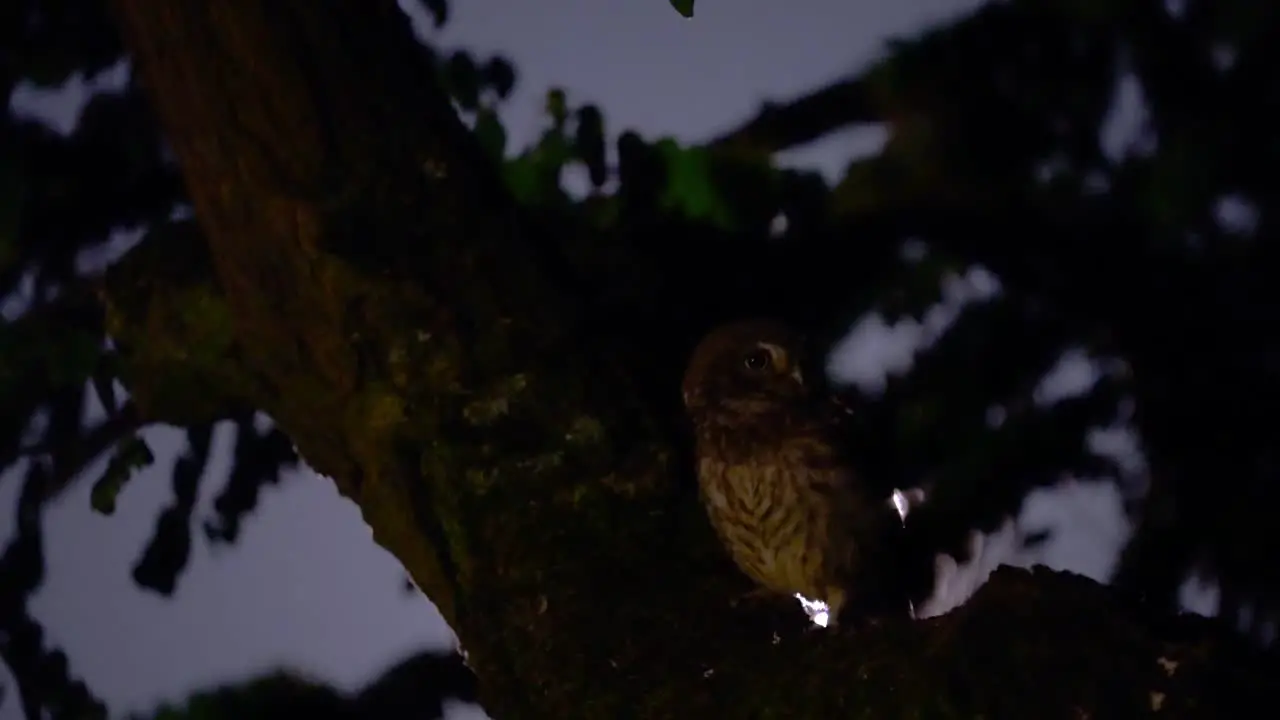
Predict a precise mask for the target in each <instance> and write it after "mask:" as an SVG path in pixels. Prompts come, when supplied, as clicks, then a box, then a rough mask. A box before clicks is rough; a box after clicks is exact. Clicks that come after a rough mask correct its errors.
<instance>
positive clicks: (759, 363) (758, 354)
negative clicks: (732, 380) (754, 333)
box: [742, 348, 773, 372]
mask: <svg viewBox="0 0 1280 720" xmlns="http://www.w3.org/2000/svg"><path fill="white" fill-rule="evenodd" d="M772 362H773V356H772V355H770V354H769V351H768V350H765V349H764V348H756V349H755V350H752V351H751V352H749V353H747V356H746V357H745V358H743V359H742V364H743V365H745V366H746V368H747V369H748V370H753V371H756V372H759V371H761V370H764V369H765V368H767V367H769V365H770V364H771V363H772Z"/></svg>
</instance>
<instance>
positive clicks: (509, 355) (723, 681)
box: [106, 0, 1266, 718]
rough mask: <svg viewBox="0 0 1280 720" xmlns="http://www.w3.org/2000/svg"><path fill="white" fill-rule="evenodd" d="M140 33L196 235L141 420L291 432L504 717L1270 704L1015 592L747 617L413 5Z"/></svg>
mask: <svg viewBox="0 0 1280 720" xmlns="http://www.w3.org/2000/svg"><path fill="white" fill-rule="evenodd" d="M114 7H115V11H116V16H117V19H118V21H119V24H120V26H121V29H122V31H123V33H124V36H125V39H126V42H127V44H128V47H129V49H130V51H131V53H132V57H133V62H134V68H135V70H136V72H138V73H139V76H140V79H141V80H142V82H144V83H145V85H146V86H147V88H148V90H149V92H150V95H151V98H152V100H153V103H154V105H155V108H156V110H157V112H158V114H159V117H160V119H161V121H162V124H163V127H164V128H165V130H166V134H167V139H168V141H169V143H170V144H171V145H172V147H173V149H174V151H175V152H176V154H177V157H178V158H179V160H180V162H181V164H182V167H183V170H184V174H185V178H186V182H187V187H188V191H189V194H190V197H191V199H192V201H193V203H194V206H195V211H196V217H197V219H198V224H199V227H198V228H196V227H191V228H189V229H188V231H189V234H184V235H183V236H182V237H183V238H185V240H186V241H187V244H184V242H182V241H181V240H182V238H177V239H175V237H173V236H165V237H152V238H148V240H147V241H146V242H144V243H143V246H142V247H141V248H139V251H137V252H135V253H133V254H132V255H131V257H128V258H126V259H125V261H124V262H123V263H122V264H121V265H120V266H118V267H117V268H116V269H114V270H113V271H112V273H111V276H110V278H109V282H108V290H107V292H106V302H107V304H108V306H109V310H110V317H111V323H112V332H113V334H114V335H115V336H116V337H117V338H119V339H121V341H122V346H123V347H124V348H125V350H126V355H127V357H128V358H129V361H130V363H131V367H132V372H130V373H128V374H127V377H128V378H129V381H130V383H131V388H130V389H131V391H132V392H133V393H134V396H135V398H136V399H137V400H138V401H139V405H140V407H141V409H142V411H143V412H144V413H149V417H150V418H152V419H155V420H169V421H175V422H194V421H197V420H200V419H209V418H210V417H216V416H218V414H219V413H221V412H223V411H225V410H226V409H228V408H232V407H241V406H251V407H254V408H258V409H261V410H264V411H265V412H268V413H269V414H270V415H271V416H272V417H273V418H275V420H276V421H277V422H278V423H279V424H280V425H281V426H282V427H283V428H284V429H285V430H286V431H287V432H288V433H289V435H290V437H291V438H292V439H293V440H294V442H295V443H296V444H297V446H298V448H299V451H300V452H301V454H302V455H303V457H304V458H305V459H306V460H307V462H308V463H309V464H311V466H312V467H314V468H315V469H316V470H317V471H319V472H321V473H323V474H325V475H327V476H329V477H331V478H333V480H334V481H335V483H336V485H337V487H338V490H339V491H340V492H341V493H342V494H343V495H345V496H346V497H348V498H350V499H352V500H353V501H355V502H356V503H358V504H359V506H360V508H361V510H362V511H363V513H364V517H365V519H366V520H367V521H368V522H369V524H370V525H371V526H372V528H373V531H374V537H375V539H376V540H377V541H378V542H379V543H381V544H382V545H383V546H385V547H386V548H387V549H389V550H390V551H391V552H393V553H394V554H395V555H396V556H397V557H398V558H399V559H400V560H401V561H402V562H403V563H404V565H405V567H406V568H407V569H408V571H409V572H410V573H411V574H412V576H413V577H414V579H415V581H416V582H417V583H418V584H419V586H420V587H422V588H423V589H424V591H425V592H426V593H427V595H428V596H429V597H430V598H431V599H432V601H433V602H435V603H436V605H437V606H438V607H439V608H440V610H441V612H442V613H443V614H444V616H445V618H446V619H447V620H448V622H449V623H450V624H451V625H452V626H453V628H454V629H455V630H456V631H457V633H458V635H459V637H460V638H461V640H462V643H463V645H464V646H465V647H466V649H467V651H468V653H469V656H470V662H471V665H472V666H473V667H474V668H475V669H476V671H477V674H478V675H479V677H480V681H481V686H482V694H483V699H484V703H485V706H486V708H487V709H488V711H489V712H490V713H491V714H492V715H493V716H494V717H498V718H524V717H546V718H628V717H637V718H641V717H643V718H679V717H690V718H710V717H715V718H735V717H742V718H746V717H755V718H773V717H812V718H826V717H846V716H848V717H875V718H887V717H1018V718H1031V717H1037V718H1038V717H1045V718H1051V717H1073V718H1074V717H1134V716H1137V715H1141V714H1144V713H1149V712H1151V711H1152V708H1153V706H1154V705H1159V707H1160V714H1162V715H1164V716H1170V717H1191V716H1200V715H1201V714H1203V713H1205V712H1206V708H1208V709H1210V710H1213V711H1214V713H1219V712H1222V711H1223V710H1224V709H1225V705H1224V703H1228V702H1235V701H1241V702H1244V701H1249V700H1250V699H1254V700H1256V699H1258V698H1260V697H1262V695H1261V693H1262V692H1264V689H1265V683H1263V682H1262V680H1261V678H1263V677H1265V672H1266V669H1265V668H1264V667H1263V666H1262V663H1261V661H1260V660H1258V659H1257V658H1255V657H1253V656H1251V655H1250V654H1248V653H1247V652H1245V651H1243V650H1241V649H1240V647H1239V646H1238V645H1237V644H1235V643H1234V642H1233V641H1230V640H1227V639H1224V638H1222V637H1221V636H1219V635H1217V634H1214V633H1213V632H1212V631H1210V630H1208V629H1207V628H1206V627H1204V626H1202V625H1198V624H1195V623H1192V624H1191V625H1190V626H1188V627H1191V630H1188V631H1187V632H1185V633H1183V635H1181V636H1180V637H1179V638H1168V637H1162V635H1161V634H1160V633H1159V632H1157V631H1155V630H1152V629H1150V628H1146V627H1144V626H1142V625H1141V624H1139V623H1136V622H1134V621H1132V620H1130V619H1129V618H1128V617H1127V616H1126V615H1124V614H1123V613H1121V612H1120V611H1118V610H1116V609H1115V608H1114V607H1112V606H1111V605H1110V604H1109V601H1108V599H1107V595H1106V593H1105V591H1104V590H1102V589H1101V588H1098V587H1097V586H1095V585H1093V584H1092V583H1089V582H1088V581H1084V580H1081V579H1078V578H1072V577H1068V576H1059V575H1053V574H1049V573H1037V574H1034V575H1031V574H1026V573H1019V572H1005V573H1001V574H998V575H997V578H996V580H995V581H994V582H992V583H991V584H990V585H989V587H988V589H986V590H985V591H984V592H983V593H981V594H980V595H979V596H978V598H977V599H976V600H974V601H973V602H972V603H971V604H970V605H968V606H966V607H965V608H964V609H962V610H961V611H959V612H957V613H953V614H952V615H949V616H946V617H944V618H940V619H937V620H934V621H930V622H925V623H903V624H890V625H886V626H883V627H878V628H873V629H869V630H863V631H860V632H857V633H855V632H853V631H847V630H842V631H839V632H830V633H810V632H807V631H805V629H804V628H803V627H802V626H801V624H800V623H799V620H800V618H799V617H798V615H799V614H798V613H797V612H795V611H794V609H791V608H785V609H781V608H775V609H769V608H755V609H750V608H749V609H738V610H730V608H729V599H730V598H731V597H733V596H734V595H735V594H736V593H739V592H741V590H742V589H743V586H742V583H743V580H742V579H741V578H740V577H738V576H737V575H736V574H735V572H734V571H733V570H732V569H731V568H730V567H729V565H728V564H727V562H726V561H725V560H724V559H723V558H722V556H721V554H720V550H719V548H718V547H717V546H716V544H715V542H714V540H713V539H712V536H711V534H710V532H709V530H708V528H707V526H706V523H705V520H704V519H703V517H702V514H701V508H700V507H699V506H698V505H697V502H696V500H695V499H694V497H693V496H692V494H691V493H690V492H689V484H688V483H687V481H686V479H687V475H686V474H685V473H684V472H683V471H682V468H684V467H686V463H685V460H684V456H683V453H684V450H683V449H682V448H681V446H680V445H679V443H675V444H673V443H671V442H670V441H669V437H671V436H672V435H673V434H674V433H672V432H670V429H669V428H664V427H663V423H662V422H661V419H660V418H653V417H648V416H646V415H645V411H644V410H643V409H642V408H643V407H645V405H644V404H643V403H642V402H641V400H642V398H639V397H636V391H635V390H634V389H633V388H632V385H631V384H629V381H628V372H627V370H628V369H627V366H626V362H625V360H626V358H625V357H623V358H618V357H613V356H610V355H608V354H607V351H606V350H603V349H601V348H600V347H598V346H596V345H594V344H593V341H592V340H590V339H589V338H588V337H587V335H586V334H585V333H583V332H581V331H580V330H579V327H580V326H579V317H578V313H579V310H578V309H577V306H576V305H575V303H574V302H573V298H571V297H569V296H568V295H567V294H566V292H565V290H564V289H563V286H562V285H561V284H560V283H558V282H556V281H555V275H554V272H553V271H552V269H551V265H552V264H553V263H552V262H551V261H550V260H549V258H550V256H551V255H552V254H553V252H554V251H553V250H552V249H550V248H552V247H553V243H551V242H550V241H549V239H548V238H545V237H541V236H540V235H539V234H538V231H537V230H535V229H533V228H531V227H529V226H527V225H526V224H525V223H522V222H521V220H520V217H519V215H518V213H517V212H516V211H515V210H514V208H513V206H512V204H511V203H510V201H509V199H508V197H507V196H506V194H505V193H504V191H503V189H502V186H501V184H500V183H499V182H498V180H497V177H496V174H495V172H494V169H493V168H492V167H491V166H490V164H488V163H487V162H486V160H485V159H484V158H485V156H484V155H483V153H482V152H481V151H480V149H479V147H478V146H477V145H476V143H475V142H474V140H473V139H472V138H471V136H470V135H469V133H468V132H467V131H466V129H465V128H464V127H463V126H462V125H461V123H460V122H459V121H458V119H457V117H456V116H455V114H454V112H453V110H452V107H451V106H450V103H449V101H448V99H447V97H446V96H445V95H444V93H443V92H442V91H441V90H440V88H439V87H438V86H437V84H436V79H435V77H434V76H433V74H432V72H431V71H430V69H429V67H428V66H427V65H426V64H425V63H424V62H423V59H422V56H421V51H420V50H419V49H418V48H417V46H416V44H415V42H414V40H413V38H412V37H411V34H410V30H409V27H408V24H407V21H406V20H405V18H404V17H403V16H402V15H401V13H400V12H399V10H398V9H397V7H396V4H395V3H394V2H391V1H390V0H378V1H374V0H362V1H361V2H313V1H309V0H274V1H273V2H258V1H255V0H220V1H219V2H171V1H170V0H114ZM193 237H194V238H199V237H203V239H204V241H205V243H206V244H207V247H203V246H201V247H193V246H192V245H190V241H191V239H192V238H193ZM174 267H183V268H185V269H184V271H182V272H169V271H168V269H169V268H174ZM672 392H673V393H674V392H676V386H675V385H674V384H673V386H672ZM351 622H353V623H359V622H362V620H361V618H354V617H353V618H351ZM1215 663H1221V664H1215ZM1227 664H1230V665H1231V666H1232V667H1233V668H1234V669H1235V671H1236V672H1235V673H1233V677H1234V676H1236V675H1238V676H1239V677H1238V678H1236V679H1230V680H1228V679H1227V678H1228V676H1227V675H1226V674H1225V673H1224V672H1222V671H1220V670H1218V669H1217V668H1218V667H1221V666H1223V665H1227ZM1157 697H1158V698H1159V699H1158V700H1157V699H1156V698H1157Z"/></svg>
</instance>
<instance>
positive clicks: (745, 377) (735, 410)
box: [683, 319, 807, 417]
mask: <svg viewBox="0 0 1280 720" xmlns="http://www.w3.org/2000/svg"><path fill="white" fill-rule="evenodd" d="M803 359H804V358H803V341H802V339H801V337H800V336H799V335H798V334H797V333H795V332H793V331H792V330H791V329H790V328H788V327H787V326H786V325H784V324H782V323H780V322H778V321H775V320H764V319H759V320H742V321H738V322H734V323H730V324H728V325H722V326H720V327H718V328H716V329H715V330H713V331H712V332H711V333H709V334H708V335H707V336H706V337H705V338H703V339H702V342H700V343H698V346H697V348H695V349H694V351H693V356H692V358H690V360H689V365H688V368H687V369H686V370H685V374H684V385H683V391H684V405H685V408H686V409H687V410H688V411H689V413H690V414H691V415H693V416H695V417H697V416H700V415H703V414H705V413H716V412H724V413H729V414H733V415H738V416H744V415H745V416H750V415H758V414H764V413H768V412H771V411H774V410H776V409H778V408H784V407H787V406H788V405H790V404H791V403H794V402H797V401H800V400H802V399H803V398H804V397H805V396H806V394H807V390H806V388H805V377H804V373H803V372H802V370H801V366H802V363H803Z"/></svg>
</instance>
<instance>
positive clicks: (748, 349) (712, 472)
mask: <svg viewBox="0 0 1280 720" xmlns="http://www.w3.org/2000/svg"><path fill="white" fill-rule="evenodd" d="M802 345H803V343H802V341H801V338H800V337H799V336H798V335H797V334H796V333H794V332H792V331H791V330H790V329H789V328H788V327H787V326H786V325H784V324H782V323H780V322H777V321H772V320H747V321H740V322H735V323H732V324H728V325H725V326H722V327H719V328H717V329H715V330H714V331H712V332H711V333H710V334H709V335H707V336H706V337H705V338H704V339H703V340H702V341H701V342H700V343H699V344H698V346H697V347H696V349H695V350H694V352H693V355H692V357H691V359H690V361H689V364H688V367H687V369H686V371H685V375H684V382H683V388H682V389H683V397H684V406H685V409H686V411H687V413H688V416H689V419H690V420H691V422H692V425H693V432H694V444H695V457H696V462H697V478H698V486H699V495H700V497H701V500H702V503H703V505H704V506H705V507H706V511H707V516H708V518H709V519H710V521H711V525H712V526H713V527H714V529H715V532H716V535H717V536H718V537H719V539H720V541H721V542H722V543H723V545H724V547H725V549H726V550H727V551H728V554H729V556H730V557H731V558H732V559H733V561H734V563H735V564H736V565H737V566H738V567H739V568H740V569H741V570H742V571H743V572H744V573H745V574H746V575H747V576H749V577H750V578H751V579H752V580H754V581H755V582H756V583H757V584H758V585H759V586H760V588H759V589H758V590H757V593H764V594H774V593H776V594H778V595H788V596H790V595H800V596H802V597H803V598H806V599H808V600H810V601H820V602H822V603H825V604H826V606H827V609H828V613H829V618H830V622H831V623H834V621H835V620H836V618H838V617H839V616H840V613H841V611H842V610H844V609H846V607H847V606H848V605H849V603H850V602H851V601H852V600H861V601H866V602H868V603H870V604H873V605H876V608H875V612H876V613H880V612H882V611H883V607H881V606H880V605H879V603H882V602H884V600H885V597H886V595H885V593H886V591H888V594H889V595H893V594H894V593H893V592H892V591H891V590H888V588H886V587H885V584H886V582H888V581H887V580H886V574H885V573H884V572H882V571H881V570H883V569H884V568H886V567H888V566H887V565H885V564H884V563H883V562H882V561H881V560H882V558H883V552H884V550H885V546H886V544H891V542H892V537H893V532H894V529H893V528H894V526H895V525H900V523H901V519H900V517H899V516H898V515H897V514H896V513H893V512H892V507H891V505H890V504H889V499H888V497H887V496H886V497H880V496H879V495H878V494H877V493H875V492H874V491H872V490H871V489H870V488H869V486H868V485H867V484H865V483H863V482H860V481H859V478H858V476H857V475H856V474H855V472H854V471H853V469H852V467H851V465H850V462H849V460H848V458H846V457H845V456H844V455H843V454H842V453H841V452H840V450H839V446H838V443H837V442H836V438H837V437H838V436H839V427H840V423H841V417H842V416H843V414H844V412H845V411H844V409H843V407H842V406H841V405H839V404H838V403H837V402H834V401H833V399H832V398H831V397H829V396H828V395H827V394H826V393H824V392H822V391H820V388H821V387H824V386H825V385H824V383H822V382H811V378H810V377H808V376H807V375H806V360H805V356H804V353H803V349H802ZM815 374H816V373H815ZM813 380H817V378H813ZM890 565H891V563H890ZM871 591H874V592H871ZM873 596H874V597H875V599H874V600H872V598H873ZM905 602H906V600H905V598H904V599H903V603H905ZM858 604H861V603H858ZM890 605H891V606H895V607H896V606H899V603H897V601H896V599H894V600H890ZM903 607H904V608H905V606H903Z"/></svg>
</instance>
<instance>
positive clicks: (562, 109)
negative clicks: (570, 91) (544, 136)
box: [545, 88, 569, 130]
mask: <svg viewBox="0 0 1280 720" xmlns="http://www.w3.org/2000/svg"><path fill="white" fill-rule="evenodd" d="M545 109H546V111H547V114H548V115H550V116H551V121H552V122H553V123H555V127H556V129H557V130H559V129H561V128H563V127H564V123H565V120H567V119H568V117H569V101H568V98H567V97H566V96H565V94H564V90H562V89H560V88H552V89H551V90H548V91H547V103H546V108H545Z"/></svg>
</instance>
